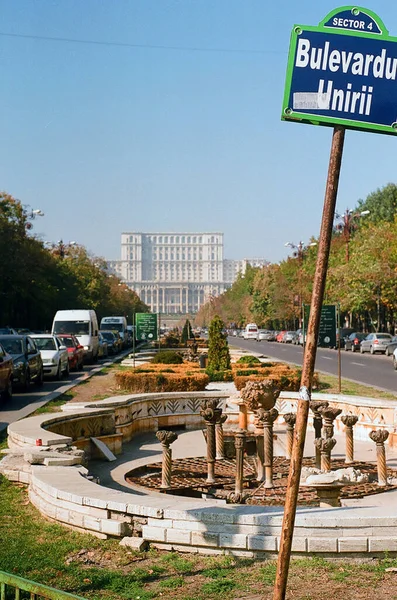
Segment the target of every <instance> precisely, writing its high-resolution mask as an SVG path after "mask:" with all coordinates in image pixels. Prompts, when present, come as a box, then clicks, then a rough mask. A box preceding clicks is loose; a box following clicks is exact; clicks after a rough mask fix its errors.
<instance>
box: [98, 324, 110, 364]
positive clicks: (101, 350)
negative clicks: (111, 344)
mask: <svg viewBox="0 0 397 600" xmlns="http://www.w3.org/2000/svg"><path fill="white" fill-rule="evenodd" d="M108 354H109V353H108V343H107V341H106V340H105V338H104V337H103V335H102V331H100V332H99V347H98V358H107V356H108Z"/></svg>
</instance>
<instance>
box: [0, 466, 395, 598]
mask: <svg viewBox="0 0 397 600" xmlns="http://www.w3.org/2000/svg"><path fill="white" fill-rule="evenodd" d="M0 539H1V540H2V544H0V565H1V569H2V570H4V571H6V572H10V573H14V574H16V575H20V576H21V577H25V578H27V579H31V580H33V581H37V582H39V583H44V584H46V585H49V586H52V587H55V588H57V589H62V590H64V591H68V592H70V593H72V594H76V595H80V596H83V597H85V598H90V599H91V600H128V599H131V600H132V599H138V598H139V600H152V599H155V600H157V599H158V600H160V599H162V600H164V599H167V600H220V599H222V600H226V599H227V600H234V599H237V598H238V599H244V600H249V599H250V598H255V599H257V598H258V597H259V596H260V598H261V599H262V598H263V600H271V597H272V589H273V585H274V578H275V573H276V563H275V561H255V560H253V559H242V558H237V557H232V556H222V555H221V556H211V557H205V556H199V555H189V556H186V555H183V554H180V553H178V552H160V551H157V550H155V549H152V550H149V551H148V552H146V553H138V552H136V551H131V550H129V549H128V547H123V546H120V545H119V543H118V541H117V540H98V539H97V538H95V537H91V536H89V535H85V534H80V533H77V532H73V531H70V530H68V529H66V528H64V527H62V526H60V525H58V524H56V523H50V522H48V521H46V520H45V519H43V518H42V517H41V516H40V514H39V513H38V512H37V511H36V509H35V508H34V507H33V506H32V505H31V504H29V501H28V497H27V490H26V487H25V486H23V485H21V484H11V483H10V482H9V481H8V480H6V479H5V478H3V477H2V476H1V475H0ZM387 567H397V560H395V559H393V558H391V557H389V556H386V557H385V558H384V559H383V560H374V561H371V562H366V563H355V562H349V561H347V560H346V559H345V560H344V561H343V562H341V561H337V562H329V561H326V560H324V559H322V558H305V559H301V560H294V561H292V563H291V567H290V576H289V590H290V591H291V594H292V595H287V598H288V599H291V600H292V598H294V599H297V600H304V599H306V600H308V599H310V600H324V599H325V598H328V597H330V596H331V597H332V596H333V597H335V598H340V597H343V598H344V599H345V600H352V599H353V598H355V597H360V598H364V596H363V595H362V593H363V590H365V593H366V594H367V596H365V597H366V598H367V597H368V598H369V597H371V596H375V595H376V597H379V598H381V597H382V598H383V597H385V598H386V597H390V598H393V597H395V596H393V594H394V589H395V583H394V577H395V575H393V574H392V573H391V574H389V573H385V568H387ZM333 590H336V592H335V591H333Z"/></svg>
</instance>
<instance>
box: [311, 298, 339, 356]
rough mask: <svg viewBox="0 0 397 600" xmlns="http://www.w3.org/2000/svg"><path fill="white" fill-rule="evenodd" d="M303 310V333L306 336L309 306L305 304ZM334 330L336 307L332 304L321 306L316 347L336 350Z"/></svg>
mask: <svg viewBox="0 0 397 600" xmlns="http://www.w3.org/2000/svg"><path fill="white" fill-rule="evenodd" d="M303 308H304V310H303V331H304V335H306V331H307V324H308V322H309V315H310V306H309V305H308V304H305V305H304V307H303ZM336 329H337V322H336V306H335V305H334V304H323V307H322V309H321V317H320V327H319V333H318V346H319V347H320V348H336Z"/></svg>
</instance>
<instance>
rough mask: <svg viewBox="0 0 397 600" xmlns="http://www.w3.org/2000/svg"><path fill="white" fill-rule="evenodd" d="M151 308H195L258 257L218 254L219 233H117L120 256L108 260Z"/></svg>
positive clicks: (259, 264) (170, 310)
mask: <svg viewBox="0 0 397 600" xmlns="http://www.w3.org/2000/svg"><path fill="white" fill-rule="evenodd" d="M107 264H108V269H109V272H111V273H114V274H115V275H117V276H118V277H120V278H121V279H122V280H123V281H124V282H125V283H126V284H127V285H128V286H129V287H130V288H131V289H133V290H134V291H135V292H136V293H137V294H138V296H139V297H140V299H141V300H142V301H143V302H144V303H145V304H147V305H148V306H149V307H150V310H151V311H152V312H158V313H163V314H186V313H196V312H197V311H198V310H199V309H200V307H201V306H202V305H203V304H205V303H206V302H208V300H210V299H211V297H215V296H219V295H220V294H222V293H223V292H224V291H225V290H227V288H229V287H230V286H231V285H232V283H233V282H234V281H235V279H236V277H237V275H238V274H239V273H241V274H242V275H243V274H244V273H245V270H246V268H247V265H251V266H254V267H263V266H265V265H267V264H268V261H266V260H265V259H263V258H258V259H243V260H228V259H224V258H223V233H141V232H128V233H122V234H121V260H114V261H108V263H107Z"/></svg>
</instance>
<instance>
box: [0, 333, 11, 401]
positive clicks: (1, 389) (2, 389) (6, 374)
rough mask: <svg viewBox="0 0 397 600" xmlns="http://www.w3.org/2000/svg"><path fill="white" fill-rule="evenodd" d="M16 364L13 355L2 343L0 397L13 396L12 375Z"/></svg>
mask: <svg viewBox="0 0 397 600" xmlns="http://www.w3.org/2000/svg"><path fill="white" fill-rule="evenodd" d="M13 372H14V364H13V362H12V357H11V356H10V355H9V354H8V353H7V352H6V351H5V349H4V348H3V346H2V345H1V343H0V399H1V400H10V398H12V376H13Z"/></svg>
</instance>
